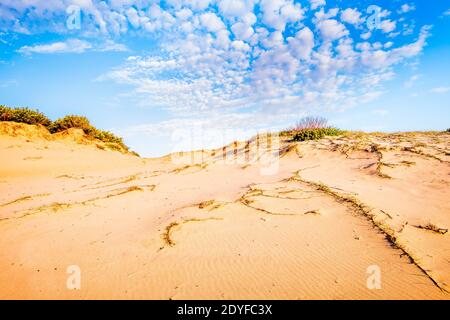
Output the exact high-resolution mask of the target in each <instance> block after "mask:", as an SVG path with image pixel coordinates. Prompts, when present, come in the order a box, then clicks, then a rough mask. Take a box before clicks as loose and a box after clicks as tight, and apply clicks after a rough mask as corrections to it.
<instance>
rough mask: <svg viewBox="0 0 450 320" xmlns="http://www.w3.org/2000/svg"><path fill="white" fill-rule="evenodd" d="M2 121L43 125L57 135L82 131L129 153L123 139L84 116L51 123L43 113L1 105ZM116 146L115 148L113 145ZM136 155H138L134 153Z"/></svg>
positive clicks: (0, 115) (66, 117)
mask: <svg viewBox="0 0 450 320" xmlns="http://www.w3.org/2000/svg"><path fill="white" fill-rule="evenodd" d="M0 121H14V122H19V123H26V124H34V125H42V126H44V127H46V128H47V129H48V130H49V131H50V132H51V133H57V132H61V131H64V130H68V129H71V128H76V129H82V130H83V132H84V133H85V134H86V135H88V136H90V137H92V138H95V139H98V140H100V141H103V142H105V143H106V144H107V146H108V147H109V148H110V149H113V150H117V151H120V149H123V150H124V151H129V148H128V147H127V146H126V145H125V144H124V142H123V140H122V138H120V137H117V136H116V135H114V134H113V133H112V132H109V131H103V130H99V129H97V128H95V127H94V126H92V125H91V123H90V122H89V120H88V119H87V118H86V117H83V116H76V115H68V116H65V117H63V118H60V119H58V120H56V121H51V120H50V119H49V118H47V117H46V116H45V115H44V114H43V113H41V112H39V111H37V110H32V109H29V108H9V107H6V106H3V105H0ZM114 144H116V146H114V147H113V145H114ZM133 154H136V153H133Z"/></svg>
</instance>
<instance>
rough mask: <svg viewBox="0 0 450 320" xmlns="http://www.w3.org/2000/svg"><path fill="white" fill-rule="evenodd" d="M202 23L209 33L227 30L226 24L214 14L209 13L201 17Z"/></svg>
mask: <svg viewBox="0 0 450 320" xmlns="http://www.w3.org/2000/svg"><path fill="white" fill-rule="evenodd" d="M200 21H201V23H202V26H203V27H205V28H206V30H208V31H209V32H217V31H219V30H222V29H225V24H224V23H223V21H222V20H221V19H220V18H219V17H218V16H217V15H215V14H214V13H212V12H208V13H204V14H202V15H201V16H200Z"/></svg>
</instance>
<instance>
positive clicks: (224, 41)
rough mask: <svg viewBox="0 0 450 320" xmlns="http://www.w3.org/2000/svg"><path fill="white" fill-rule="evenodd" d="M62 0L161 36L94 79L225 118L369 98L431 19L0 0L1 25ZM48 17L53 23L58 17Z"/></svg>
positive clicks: (246, 0) (342, 105)
mask: <svg viewBox="0 0 450 320" xmlns="http://www.w3.org/2000/svg"><path fill="white" fill-rule="evenodd" d="M68 5H78V6H79V7H80V8H81V9H82V12H83V18H84V19H83V24H82V28H81V30H80V32H81V33H83V35H84V36H85V37H88V36H89V35H90V34H91V35H95V34H99V33H100V34H107V35H115V36H117V37H119V36H121V35H124V34H126V33H133V34H136V35H140V34H146V35H151V36H152V37H153V39H156V40H155V41H157V44H158V49H159V50H158V51H157V52H156V53H153V54H149V55H140V56H130V57H129V58H128V59H127V61H126V62H125V63H124V64H123V65H122V66H120V67H118V68H116V69H114V70H112V71H111V72H109V73H107V74H105V75H102V76H101V77H100V78H99V79H100V80H107V79H109V80H113V81H116V82H119V83H124V84H128V85H132V86H133V87H134V91H133V96H134V97H138V98H139V104H140V105H142V106H148V107H158V108H163V109H165V110H169V111H170V112H172V113H173V114H174V116H175V117H178V118H181V119H182V118H186V119H192V118H198V119H210V121H218V122H220V121H221V120H220V119H228V120H227V122H229V123H230V125H245V124H248V122H249V121H253V122H257V121H258V122H259V123H267V124H270V123H272V124H273V123H274V122H276V121H278V122H280V123H281V122H283V121H285V120H286V118H287V117H288V116H290V117H292V115H299V114H301V113H303V112H305V110H309V111H311V110H314V111H319V110H344V109H346V108H350V107H353V106H356V105H358V104H361V103H364V102H367V101H371V100H372V99H375V98H376V97H378V96H379V95H381V94H382V93H383V92H384V91H385V88H384V86H383V84H384V83H385V81H387V80H390V79H392V78H393V77H394V76H395V68H396V66H398V65H399V64H402V63H405V62H407V61H408V60H410V59H412V58H415V57H417V56H418V55H419V54H420V53H421V52H422V50H423V48H424V47H425V45H426V40H427V38H428V36H429V34H430V28H429V27H428V26H424V27H422V28H421V29H420V32H419V33H416V34H411V33H409V34H408V35H402V34H401V33H400V32H399V31H400V30H399V29H400V21H402V22H404V21H405V18H404V17H402V18H401V20H400V16H401V15H403V14H405V13H407V12H410V11H412V10H414V6H413V5H412V4H409V3H406V4H403V5H399V7H398V10H396V11H394V12H390V11H388V10H380V12H379V13H378V15H379V16H378V17H377V18H378V19H379V22H380V23H379V26H378V27H379V28H378V29H373V28H371V27H370V26H369V24H368V23H367V22H368V21H369V20H370V19H372V18H373V17H371V16H370V15H371V14H373V13H368V12H367V8H365V7H361V6H355V5H352V6H349V7H343V8H337V7H330V6H329V5H328V3H327V1H325V0H309V1H302V2H299V1H294V0H190V1H187V0H165V1H161V2H160V1H143V0H134V1H133V0H127V1H120V0H111V1H108V2H104V1H94V0H72V1H69V0H64V1H39V0H29V1H22V2H19V1H14V0H3V1H2V3H1V4H0V21H1V22H0V26H3V28H5V26H8V28H10V30H16V32H20V30H31V29H32V28H33V26H38V25H39V24H32V23H29V22H30V21H31V20H33V19H46V18H48V16H49V15H50V16H64V14H65V9H66V8H67V6H68ZM20 16H22V17H21V19H18V18H19V17H20ZM19 20H20V21H21V22H20V23H19V22H18V21H19ZM55 21H59V22H55V23H54V24H51V26H54V27H55V26H56V27H58V26H61V25H64V23H63V21H60V20H55ZM116 49H120V48H116ZM86 50H92V48H91V47H90V45H89V43H85V42H84V41H83V40H77V39H72V40H70V39H69V40H67V41H64V42H57V43H53V44H47V45H42V44H40V45H35V46H26V47H23V48H22V49H21V52H23V53H29V54H31V53H44V52H47V53H49V52H83V51H86ZM216 115H220V117H218V116H217V117H216ZM236 115H240V116H239V117H237V116H236ZM267 118H269V119H270V121H269V120H266V119H267ZM232 119H237V121H234V120H232ZM222 121H223V120H222Z"/></svg>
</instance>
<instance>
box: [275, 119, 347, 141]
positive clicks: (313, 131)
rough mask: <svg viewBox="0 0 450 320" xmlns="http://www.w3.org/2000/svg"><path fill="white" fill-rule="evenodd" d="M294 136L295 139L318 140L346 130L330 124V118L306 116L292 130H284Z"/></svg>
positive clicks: (285, 133)
mask: <svg viewBox="0 0 450 320" xmlns="http://www.w3.org/2000/svg"><path fill="white" fill-rule="evenodd" d="M282 134H283V135H289V136H292V140H293V141H308V140H318V139H322V138H324V137H326V136H339V135H342V134H344V131H342V130H340V129H338V128H334V127H331V126H328V120H327V119H325V118H322V117H305V118H303V119H301V120H300V121H299V122H297V124H296V125H295V126H294V127H293V128H291V129H290V130H287V131H284V132H282Z"/></svg>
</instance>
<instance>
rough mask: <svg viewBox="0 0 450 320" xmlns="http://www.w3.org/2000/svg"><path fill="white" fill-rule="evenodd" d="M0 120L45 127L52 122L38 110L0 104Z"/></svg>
mask: <svg viewBox="0 0 450 320" xmlns="http://www.w3.org/2000/svg"><path fill="white" fill-rule="evenodd" d="M0 121H14V122H20V123H26V124H34V125H38V124H40V125H42V126H44V127H46V128H49V126H50V125H51V124H52V121H51V120H50V119H49V118H47V117H46V116H45V115H44V114H43V113H41V112H39V110H31V109H28V108H9V107H6V106H3V105H0Z"/></svg>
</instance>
